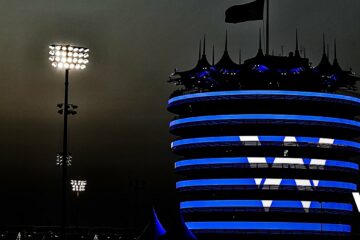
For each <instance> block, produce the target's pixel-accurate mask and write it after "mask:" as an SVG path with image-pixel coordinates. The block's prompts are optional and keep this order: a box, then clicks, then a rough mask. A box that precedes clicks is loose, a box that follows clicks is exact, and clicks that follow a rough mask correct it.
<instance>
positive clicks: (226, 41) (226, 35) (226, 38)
mask: <svg viewBox="0 0 360 240" xmlns="http://www.w3.org/2000/svg"><path fill="white" fill-rule="evenodd" d="M227 50H228V32H227V30H226V34H225V52H227Z"/></svg>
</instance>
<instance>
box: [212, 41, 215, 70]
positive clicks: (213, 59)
mask: <svg viewBox="0 0 360 240" xmlns="http://www.w3.org/2000/svg"><path fill="white" fill-rule="evenodd" d="M212 65H213V66H214V65H215V46H214V44H213V48H212Z"/></svg>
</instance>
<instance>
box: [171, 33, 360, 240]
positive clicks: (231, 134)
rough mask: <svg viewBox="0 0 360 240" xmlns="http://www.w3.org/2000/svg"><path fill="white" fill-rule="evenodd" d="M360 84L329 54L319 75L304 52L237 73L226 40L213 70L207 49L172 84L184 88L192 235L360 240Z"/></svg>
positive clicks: (184, 165)
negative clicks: (359, 238) (355, 239)
mask: <svg viewBox="0 0 360 240" xmlns="http://www.w3.org/2000/svg"><path fill="white" fill-rule="evenodd" d="M204 42H205V40H204ZM297 45H298V44H297ZM335 51H336V49H335ZM213 62H214V60H213ZM357 80H358V79H357V78H356V77H355V76H354V75H353V74H352V73H351V72H346V71H343V70H341V68H340V66H339V64H338V61H337V58H336V55H335V60H334V63H333V64H330V62H329V59H328V57H327V56H326V54H325V51H324V53H323V59H322V61H321V63H320V64H319V65H318V66H316V67H312V66H311V65H310V64H309V60H308V59H306V58H304V57H302V56H300V53H299V51H298V49H296V51H295V53H294V54H293V53H290V54H289V56H288V57H275V56H264V55H263V54H262V50H261V47H260V48H259V51H258V54H257V55H256V57H254V58H252V59H249V60H247V61H245V62H244V63H238V64H237V63H234V62H233V61H232V60H231V59H230V57H229V55H228V52H227V40H226V47H225V51H224V54H223V56H222V58H221V59H220V61H219V62H218V63H217V64H214V63H213V64H209V63H208V60H207V58H206V55H205V44H204V50H203V54H202V56H199V61H198V64H197V66H196V67H195V68H194V69H192V70H190V71H186V72H175V73H174V74H172V75H171V77H170V82H173V83H175V84H176V85H178V86H181V88H180V89H178V90H176V91H175V92H174V93H173V95H172V96H171V98H170V100H169V102H168V110H169V111H170V112H172V113H174V114H175V118H174V119H173V120H172V121H171V122H170V132H171V134H173V135H174V136H176V138H175V139H174V141H173V142H172V143H171V149H172V151H173V152H174V153H175V154H176V155H178V156H179V158H178V160H177V161H176V163H175V171H176V173H178V174H179V176H180V178H179V180H178V182H177V183H176V188H177V191H178V194H179V199H180V210H181V212H182V214H183V216H184V219H185V221H186V224H187V226H188V228H189V229H190V230H191V231H193V233H194V234H195V235H196V236H197V237H198V238H199V239H232V238H234V239H237V238H238V237H239V236H240V235H242V236H245V235H246V236H252V235H254V236H255V237H257V236H261V237H262V239H268V238H269V239H282V238H284V239H288V238H289V236H294V235H296V236H302V237H301V238H300V239H302V238H303V237H307V238H310V239H311V238H314V239H315V238H316V239H319V237H320V238H322V237H324V238H334V239H341V238H348V237H350V236H352V235H353V234H355V232H356V231H357V226H356V224H357V221H358V220H359V218H358V209H357V206H356V204H355V201H354V199H353V193H354V192H358V183H359V164H360V161H359V157H360V141H359V136H360V121H359V120H358V116H359V115H360V114H359V113H360V98H357V97H354V96H350V94H349V92H350V91H353V90H354V86H355V82H356V81H357ZM340 91H341V92H340Z"/></svg>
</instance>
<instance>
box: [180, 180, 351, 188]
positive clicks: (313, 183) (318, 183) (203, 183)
mask: <svg viewBox="0 0 360 240" xmlns="http://www.w3.org/2000/svg"><path fill="white" fill-rule="evenodd" d="M220 186H223V187H226V186H231V187H234V186H256V187H264V186H279V187H282V186H292V187H314V188H316V187H322V188H337V189H344V190H352V191H356V190H357V185H356V184H353V183H348V182H339V181H326V180H308V179H305V180H304V179H277V178H227V179H197V180H184V181H179V182H177V183H176V188H177V189H180V188H189V187H190V188H191V187H205V188H207V189H209V188H210V187H220Z"/></svg>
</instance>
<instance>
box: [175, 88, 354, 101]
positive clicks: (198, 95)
mask: <svg viewBox="0 0 360 240" xmlns="http://www.w3.org/2000/svg"><path fill="white" fill-rule="evenodd" d="M247 95H269V96H271V95H275V96H289V97H312V98H313V97H317V98H324V99H328V100H332V101H334V100H340V101H349V102H352V103H354V104H360V99H359V98H356V97H350V96H346V95H339V94H331V93H319V92H299V91H267V90H261V91H258V90H255V91H254V90H249V91H223V92H206V93H194V94H187V95H182V96H178V97H174V98H171V99H169V101H168V105H171V104H173V103H175V102H178V101H182V100H189V99H197V98H207V97H225V96H229V97H231V96H247Z"/></svg>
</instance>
